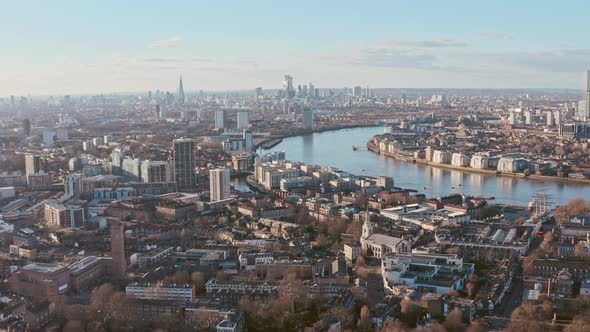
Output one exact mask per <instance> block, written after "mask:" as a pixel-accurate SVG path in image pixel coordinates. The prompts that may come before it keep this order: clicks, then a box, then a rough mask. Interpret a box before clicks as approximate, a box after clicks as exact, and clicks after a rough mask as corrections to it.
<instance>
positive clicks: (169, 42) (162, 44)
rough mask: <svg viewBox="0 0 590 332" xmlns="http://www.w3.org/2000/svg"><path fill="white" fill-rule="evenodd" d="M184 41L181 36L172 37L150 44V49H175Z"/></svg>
mask: <svg viewBox="0 0 590 332" xmlns="http://www.w3.org/2000/svg"><path fill="white" fill-rule="evenodd" d="M181 41H182V37H181V36H172V37H170V38H166V39H160V40H156V41H154V42H152V43H150V45H149V47H150V48H173V47H176V46H178V44H179V43H180V42H181Z"/></svg>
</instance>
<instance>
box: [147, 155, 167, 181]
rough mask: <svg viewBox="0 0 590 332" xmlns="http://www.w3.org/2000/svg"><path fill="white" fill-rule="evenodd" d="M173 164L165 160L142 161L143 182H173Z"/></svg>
mask: <svg viewBox="0 0 590 332" xmlns="http://www.w3.org/2000/svg"><path fill="white" fill-rule="evenodd" d="M172 178H173V175H172V166H171V165H170V164H169V163H167V162H165V161H150V160H144V161H142V162H141V182H173V180H172Z"/></svg>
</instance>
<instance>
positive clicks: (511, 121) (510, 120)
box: [508, 111, 517, 126]
mask: <svg viewBox="0 0 590 332" xmlns="http://www.w3.org/2000/svg"><path fill="white" fill-rule="evenodd" d="M516 122H517V114H516V112H515V111H510V113H508V123H509V124H511V125H513V126H514V125H516Z"/></svg>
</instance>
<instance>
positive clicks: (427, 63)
mask: <svg viewBox="0 0 590 332" xmlns="http://www.w3.org/2000/svg"><path fill="white" fill-rule="evenodd" d="M467 46H468V44H467V43H466V42H464V41H461V40H456V39H447V38H438V39H429V40H384V41H378V42H374V43H372V44H370V45H367V46H365V47H362V48H359V49H357V50H354V51H353V52H351V53H349V54H350V55H349V57H348V59H346V57H345V56H342V54H338V55H337V56H336V57H335V58H340V59H346V60H345V61H346V62H348V63H349V64H353V65H363V66H368V67H389V68H408V69H430V70H445V69H455V70H459V69H460V68H459V67H456V66H452V65H451V64H449V63H445V61H444V59H443V58H444V57H445V55H446V54H448V53H449V52H456V51H455V50H459V51H460V50H463V49H464V48H466V47H467ZM340 61H342V60H340Z"/></svg>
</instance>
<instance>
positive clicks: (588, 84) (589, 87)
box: [577, 70, 590, 122]
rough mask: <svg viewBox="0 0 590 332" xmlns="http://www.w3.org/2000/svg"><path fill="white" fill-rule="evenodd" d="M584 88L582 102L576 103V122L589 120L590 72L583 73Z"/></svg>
mask: <svg viewBox="0 0 590 332" xmlns="http://www.w3.org/2000/svg"><path fill="white" fill-rule="evenodd" d="M583 80H584V88H583V90H582V100H581V101H580V103H578V115H577V120H578V121H583V122H586V121H588V120H590V70H587V71H586V72H584V77H583Z"/></svg>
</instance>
